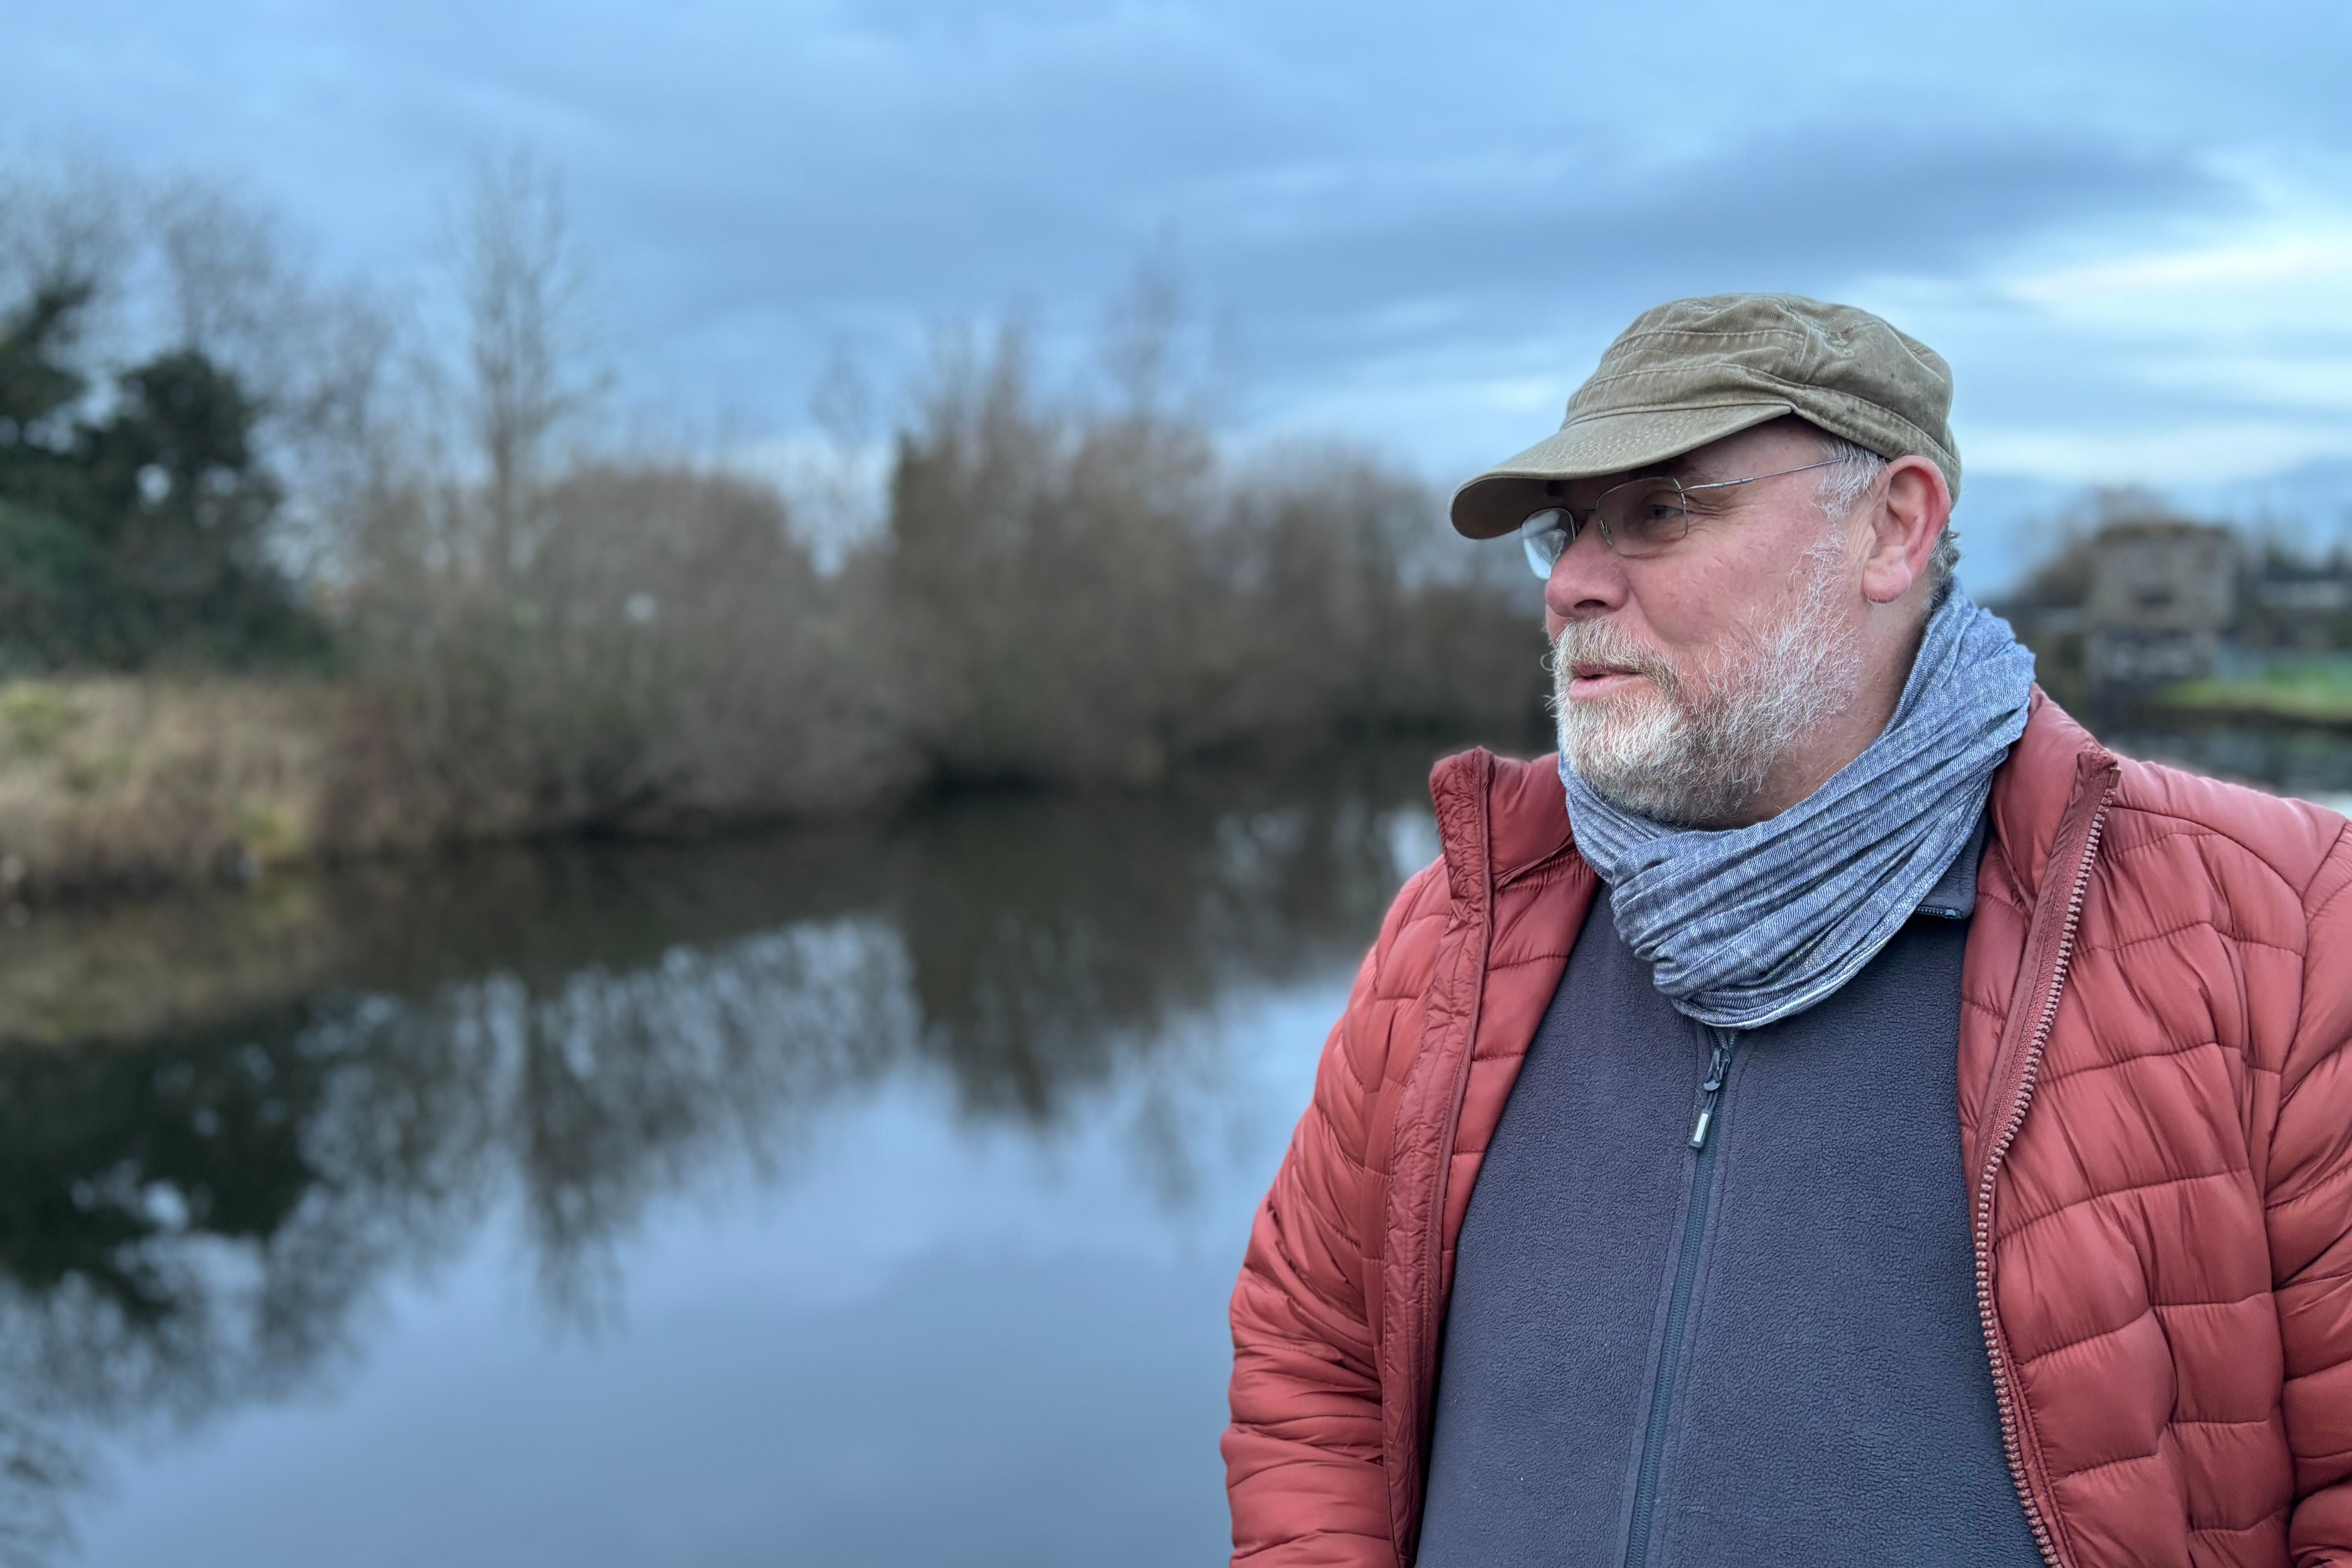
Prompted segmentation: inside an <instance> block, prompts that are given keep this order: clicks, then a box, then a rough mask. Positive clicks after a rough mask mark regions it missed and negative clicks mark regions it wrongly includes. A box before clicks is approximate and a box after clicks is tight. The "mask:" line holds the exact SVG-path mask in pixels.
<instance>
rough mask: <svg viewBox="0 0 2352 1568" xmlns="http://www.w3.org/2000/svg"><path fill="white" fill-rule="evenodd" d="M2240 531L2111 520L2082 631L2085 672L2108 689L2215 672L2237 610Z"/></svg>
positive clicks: (2095, 561)
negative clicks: (2235, 532) (2222, 640)
mask: <svg viewBox="0 0 2352 1568" xmlns="http://www.w3.org/2000/svg"><path fill="white" fill-rule="evenodd" d="M2237 551H2238V547H2237V537H2236V535H2235V534H2233V533H2232V532H2231V531H2230V530H2228V529H2226V528H2210V527H2208V526H2206V525H2204V524H2202V523H2195V522H2176V521H2132V522H2116V523H2110V524H2108V525H2107V526H2106V527H2105V528H2103V529H2101V530H2100V531H2099V532H2098V533H2097V534H2096V535H2095V537H2094V538H2093V539H2092V540H2091V542H2090V550H2089V556H2090V559H2089V562H2088V565H2089V569H2090V570H2089V578H2090V581H2089V584H2088V592H2087V594H2086V595H2084V603H2083V612H2082V614H2083V618H2082V634H2083V638H2084V649H2083V651H2084V664H2085V666H2086V668H2085V670H2084V674H2086V675H2087V676H2088V677H2089V679H2090V681H2091V684H2092V686H2093V687H2094V688H2096V689H2105V690H2114V689H2133V688H2146V687H2153V686H2161V685H2164V684H2166V683H2168V682H2170V681H2175V680H2197V679H2202V678H2203V677H2206V676H2209V675H2210V674H2212V673H2213V669H2214V664H2215V661H2216V658H2217V656H2218V655H2219V654H2220V652H2221V637H2222V634H2223V633H2224V632H2225V631H2227V630H2228V629H2229V626H2230V623H2231V618H2232V617H2233V616H2235V615H2236V613H2237V607H2238V606H2237V584H2238V558H2237Z"/></svg>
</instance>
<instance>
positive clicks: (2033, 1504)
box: [1973, 774, 2115, 1568]
mask: <svg viewBox="0 0 2352 1568" xmlns="http://www.w3.org/2000/svg"><path fill="white" fill-rule="evenodd" d="M2114 788H2115V784H2114V779H2113V775H2112V774H2111V775H2110V776H2109V779H2108V782H2107V784H2106V785H2105V787H2104V788H2103V789H2102V790H2101V792H2100V795H2099V803H2098V805H2097V806H2096V807H2095V809H2094V810H2093V811H2092V813H2091V826H2090V828H2089V831H2088V832H2087V833H2085V834H2084V838H2083V851H2082V854H2081V856H2080V857H2079V858H2077V859H2076V861H2075V865H2074V886H2073V888H2072V889H2071V890H2070V892H2069V893H2068V896H2067V900H2066V915H2065V919H2064V921H2063V922H2062V923H2061V925H2060V926H2059V929H2058V947H2057V952H2056V953H2055V955H2054V956H2053V959H2052V961H2051V967H2050V984H2049V989H2048V994H2047V995H2046V996H2045V997H2044V999H2043V1001H2042V1011H2041V1015H2040V1016H2038V1017H2037V1018H2035V1020H2034V1024H2033V1034H2032V1037H2030V1038H2029V1040H2028V1041H2027V1043H2026V1047H2025V1053H2024V1058H2023V1060H2022V1062H2021V1064H2020V1070H2019V1077H2018V1087H2017V1092H2016V1093H2015V1094H2014V1095H2012V1096H2011V1103H2010V1107H2009V1110H2008V1111H2007V1112H2006V1113H2005V1114H2004V1115H2003V1116H2002V1118H2001V1121H2000V1126H1999V1128H1998V1129H1997V1130H1996V1131H1995V1134H1994V1138H1993V1142H1992V1146H1991V1148H1990V1152H1989V1153H1988V1155H1987V1157H1986V1159H1985V1161H1984V1168H1983V1173H1982V1174H1981V1175H1979V1177H1978V1180H1977V1191H1976V1213H1975V1215H1974V1227H1973V1228H1974V1230H1975V1242H1976V1268H1977V1315H1978V1317H1979V1320H1980V1321H1981V1323H1982V1326H1983V1330H1984V1340H1985V1351H1986V1353H1987V1354H1988V1355H1989V1356H1990V1358H1991V1361H1992V1392H1993V1402H1994V1404H1995V1405H1997V1406H1998V1407H1999V1408H2000V1440H2001V1446H2002V1447H2003V1448H2005V1449H2006V1450H2007V1452H2008V1456H2009V1469H2010V1474H2011V1477H2012V1478H2013V1479H2015V1481H2016V1483H2017V1495H2018V1497H2019V1499H2020V1500H2021V1501H2022V1502H2023V1504H2024V1506H2025V1522H2026V1524H2027V1525H2028V1526H2029V1527H2030V1528H2031V1529H2032V1531H2033V1542H2034V1544H2035V1545H2036V1546H2039V1547H2040V1548H2041V1549H2042V1561H2044V1562H2045V1563H2048V1564H2049V1565H2050V1568H2066V1564H2065V1562H2064V1560H2063V1558H2061V1557H2060V1556H2059V1554H2058V1543H2057V1541H2056V1539H2055V1537H2053V1535H2052V1533H2051V1530H2050V1521H2048V1520H2047V1519H2046V1518H2044V1517H2043V1515H2042V1504H2041V1502H2040V1500H2038V1499H2037V1498H2035V1496H2034V1494H2033V1482H2032V1476H2031V1475H2030V1474H2029V1473H2028V1472H2027V1469H2026V1464H2025V1438H2024V1434H2023V1432H2022V1430H2021V1426H2022V1424H2021V1421H2020V1418H2019V1415H2018V1405H2019V1403H2020V1401H2021V1398H2022V1395H2021V1394H2019V1392H2018V1390H2017V1388H2016V1384H2015V1379H2016V1369H2015V1368H2014V1367H2013V1366H2011V1363H2010V1359H2009V1344H2008V1342H2007V1341H2006V1340H2004V1339H2003V1338H2002V1337H2001V1332H2000V1314H1999V1312H1998V1310H1997V1309H1996V1307H1995V1305H1994V1301H1993V1295H1992V1200H1993V1187H1994V1184H1995V1181H1996V1179H1997V1178H1998V1176H1999V1175H2000V1164H2001V1161H2002V1160H2003V1159H2005V1158H2006V1157H2007V1156H2008V1154H2009V1146H2010V1145H2011V1143H2013V1142H2016V1140H2017V1134H2018V1131H2019V1130H2020V1129H2021V1128H2022V1127H2023V1126H2024V1125H2025V1111H2026V1107H2027V1106H2029V1105H2030V1104H2032V1100H2033V1087H2034V1080H2035V1079H2036V1078H2037V1077H2039V1076H2040V1073H2041V1070H2042V1052H2043V1051H2044V1050H2045V1049H2046V1048H2047V1047H2048V1046H2049V1044H2050V1032H2051V1030H2052V1029H2053V1027H2054V1026H2056V1024H2057V1022H2058V1002H2059V998H2060V997H2061V996H2063V994H2064V993H2065V989H2066V969H2067V965H2068V963H2070V962H2071V960H2072V959H2073V957H2074V935H2075V931H2076V928H2077V927H2079V926H2080V925H2081V924H2082V921H2083V900H2084V898H2085V897H2086V896H2087V895H2088V893H2089V891H2090V886H2091V868H2092V864H2093V862H2094V861H2095V859H2096V858H2098V853H2099V836H2100V834H2101V832H2102V831H2103V830H2104V828H2105V826H2106V816H2107V800H2108V797H2109V796H2110V795H2112V794H2113V793H2114Z"/></svg>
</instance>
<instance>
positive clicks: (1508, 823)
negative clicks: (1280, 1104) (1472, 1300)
mask: <svg viewBox="0 0 2352 1568" xmlns="http://www.w3.org/2000/svg"><path fill="white" fill-rule="evenodd" d="M1432 789H1433V795H1434V796H1435V800H1436V805H1437V818H1438V824H1439V827H1440V830H1441V833H1442V835H1443V837H1444V847H1445V852H1444V858H1442V859H1441V860H1440V861H1439V862H1438V863H1437V864H1435V865H1433V866H1432V867H1430V868H1428V869H1426V870H1424V871H1423V872H1422V873H1421V874H1420V875H1418V876H1417V877H1415V878H1414V879H1412V881H1411V882H1409V883H1408V884H1406V886H1405V889H1404V890H1403V891H1402V893H1400V894H1399V895H1398V897H1397V900H1396V904H1395V907H1394V908H1393V909H1392V910H1391V911H1390V913H1389V916H1388V919H1387V921H1386V922H1385V923H1384V925H1383V926H1382V928H1381V935H1380V939H1379V942H1378V943H1377V944H1376V945H1375V946H1374V948H1373V950H1372V952H1371V955H1370V958H1368V959H1367V960H1366V961H1365V963H1364V966H1363V969H1362V972H1361V973H1360V974H1359V976H1358V977H1357V981H1356V984H1355V990H1354V994H1352V995H1351V996H1350V997H1349V1003H1348V1010H1347V1014H1346V1016H1344V1017H1343V1018H1342V1019H1341V1020H1340V1022H1339V1026H1338V1028H1336V1029H1335V1030H1334V1031H1333V1032H1332V1036H1331V1040H1330V1043H1329V1045H1328V1047H1326V1048H1325V1051H1324V1054H1323V1060H1322V1065H1321V1068H1320V1069H1319V1070H1318V1074H1317V1079H1316V1085H1315V1095H1314V1101H1313V1104H1312V1105H1311V1106H1310V1107H1309V1109H1308V1110H1307V1114H1306V1116H1305V1117H1304V1118H1303V1119H1302V1120H1301V1121H1300V1122H1299V1124H1298V1130H1297V1134H1296V1136H1295V1137H1294V1139H1293V1141H1292V1143H1291V1147H1290V1152H1289V1154H1288V1156H1287V1157H1286V1159H1285V1160H1284V1162H1283V1165H1282V1169H1281V1172H1280V1173H1279V1174H1278V1175H1277V1176H1276V1179H1275V1184H1274V1188H1273V1190H1272V1192H1270V1193H1269V1194H1267V1196H1266V1200H1265V1205H1264V1207H1263V1208H1262V1209H1261V1210H1260V1211H1259V1214H1258V1216H1257V1222H1256V1226H1255V1230H1254V1231H1253V1233H1252V1236H1251V1237H1250V1245H1249V1252H1248V1257H1247V1259H1246V1261H1245V1262H1244V1265H1243V1268H1242V1276H1241V1282H1240V1285H1239V1287H1238V1288H1237V1289H1236V1290H1235V1291H1234V1304H1233V1330H1234V1378H1233V1390H1232V1394H1233V1426H1231V1428H1230V1429H1229V1430H1228V1431H1227V1433H1226V1436H1225V1440H1224V1453H1225V1462H1226V1467H1227V1486H1228V1489H1229V1490H1230V1493H1231V1498H1232V1503H1233V1515H1234V1561H1235V1562H1236V1563H1255V1564H1258V1565H1260V1568H1275V1565H1276V1564H1293V1563H1296V1564H1306V1563H1317V1564H1375V1563H1377V1564H1398V1563H1410V1562H1411V1561H1412V1556H1413V1551H1414V1544H1415V1541H1416V1539H1417V1536H1418V1531H1419V1528H1420V1515H1421V1503H1422V1490H1423V1483H1424V1479H1425V1470H1424V1466H1425V1463H1426V1458H1425V1456H1426V1445H1427V1441H1428V1434H1429V1422H1430V1410H1431V1396H1432V1394H1433V1387H1434V1384H1435V1379H1436V1373H1437V1352H1438V1339H1439V1333H1440V1331H1441V1327H1442V1325H1443V1323H1444V1316H1445V1303H1446V1292H1447V1289H1449V1286H1450V1282H1451V1277H1452V1273H1453V1265H1454V1238H1455V1237H1456V1236H1457V1235H1458V1234H1459V1233H1460V1230H1461V1227H1462V1216H1463V1214H1464V1212H1465V1210H1466V1209H1467V1207H1468V1205H1469V1202H1470V1189H1471V1184H1473V1183H1474V1182H1475V1181H1476V1180H1477V1176H1478V1166H1479V1161H1480V1159H1481V1157H1482V1155H1483V1154H1484V1152H1485V1151H1486V1146H1487V1142H1488V1140H1489V1139H1490V1138H1491V1137H1492V1135H1493V1133H1494V1131H1495V1125H1496V1121H1497V1120H1498V1119H1499V1118H1500V1117H1501V1115H1502V1110H1503V1102H1504V1100H1505V1099H1506V1098H1507V1096H1508V1095H1509V1093H1510V1091H1511V1082H1512V1079H1514V1078H1515V1077H1516V1076H1517V1072H1518V1068H1519V1065H1520V1063H1521V1061H1522V1060H1523V1059H1524V1058H1525V1056H1526V1053H1527V1050H1528V1043H1529V1042H1530V1040H1532V1039H1533V1037H1534V1035H1535V1031H1536V1026H1537V1023H1538V1020H1539V1019H1540V1018H1541V1017H1542V1016H1543V1013H1544V1009H1545V1007H1546V1006H1547V1005H1549V1002H1550V1000H1551V996H1552V993H1553V991H1554V990H1555V989H1557V987H1558V986H1559V978H1560V973H1561V971H1562V968H1563V967H1564V965H1565V963H1566V962H1567V957H1568V950H1569V948H1570V944H1571V943H1572V942H1574V940H1575V937H1576V932H1577V930H1578V928H1579V926H1580V922H1581V921H1583V918H1584V915H1585V911H1586V910H1587V909H1588V908H1589V907H1590V905H1591V899H1592V896H1593V890H1594V886H1595V880H1594V877H1593V874H1592V872H1591V868H1588V867H1587V866H1586V865H1585V864H1584V862H1583V861H1582V860H1581V859H1580V858H1578V856H1577V854H1576V852H1575V849H1574V847H1573V846H1572V845H1571V843H1570V835H1569V826H1568V816H1567V812H1566V809H1565V806H1564V805H1563V803H1562V800H1561V793H1560V786H1559V779H1558V777H1557V776H1556V774H1555V773H1554V771H1553V766H1552V763H1550V762H1549V760H1547V761H1544V762H1540V763H1528V764H1521V763H1506V762H1498V761H1497V760H1496V759H1495V758H1493V757H1491V756H1489V755H1487V754H1486V753H1485V752H1470V753H1468V754H1466V755H1464V756H1459V757H1454V758H1452V759H1450V760H1449V761H1447V762H1445V763H1440V764H1439V766H1438V768H1437V770H1436V773H1434V775H1433V780H1432ZM1991 818H1992V832H1991V836H1990V842H1989V844H1988V846H1987V847H1986V850H1985V858H1984V861H1983V866H1982V869H1981V872H1980V875H1979V883H1978V895H1979V901H1978V905H1977V912H1976V915H1975V918H1974V920H1973V921H1971V922H1970V927H1969V939H1968V950H1967V957H1966V960H1965V962H1964V964H1963V969H1962V976H1961V986H1962V992H1963V995H1962V1016H1961V1021H1960V1037H1959V1041H1960V1043H1959V1053H1960V1060H1959V1083H1960V1091H1959V1097H1958V1099H1959V1102H1958V1105H1957V1106H1955V1107H1954V1111H1955V1113H1956V1114H1957V1115H1958V1117H1959V1127H1960V1147H1961V1152H1962V1154H1963V1157H1964V1160H1965V1163H1966V1169H1967V1171H1968V1173H1969V1174H1968V1181H1969V1190H1970V1205H1971V1210H1970V1212H1971V1213H1972V1215H1973V1216H1974V1226H1975V1241H1976V1258H1977V1279H1978V1300H1979V1315H1980V1317H1981V1318H1982V1326H1983V1331H1984V1339H1985V1348H1986V1352H1987V1354H1988V1355H1989V1356H1990V1361H1991V1367H1992V1375H1993V1380H1994V1387H1995V1390H1996V1393H1997V1394H1998V1396H1999V1405H2000V1412H2001V1427H2002V1433H2001V1435H2002V1437H2003V1440H2004V1442H2005V1444H2006V1446H2007V1448H2008V1452H2009V1458H2010V1466H2011V1470H2012V1472H2013V1473H2014V1475H2015V1477H2016V1480H2017V1488H2018V1492H2019V1495H2020V1496H2021V1499H2022V1500H2023V1502H2024V1507H2025V1511H2026V1515H2027V1519H2028V1521H2029V1522H2030V1523H2031V1524H2032V1527H2033V1531H2034V1533H2035V1536H2036V1538H2037V1539H2038V1540H2039V1541H2040V1542H2041V1544H2042V1552H2043V1554H2044V1555H2045V1556H2046V1557H2047V1558H2048V1559H2049V1561H2050V1562H2051V1563H2053V1564H2057V1565H2061V1568H2163V1565H2167V1564H2183V1565H2185V1564H2190V1563H2196V1564H2208V1563H2249V1564H2252V1563H2261V1564H2284V1563H2297V1564H2305V1565H2311V1564H2318V1563H2345V1564H2352V1049H2347V1037H2352V893H2347V891H2346V889H2347V884H2352V837H2347V833H2352V829H2347V825H2346V823H2345V821H2344V819H2343V818H2342V817H2340V816H2336V815H2335V814H2333V813H2331V812H2326V811H2322V810H2320V809H2318V808H2317V807H2315V806H2309V805H2301V804H2299V803H2296V802H2292V801H2283V800H2273V799H2271V798H2269V797H2267V796H2263V795H2256V794H2254V793H2252V792H2251V791H2248V790H2243V789H2237V788H2232V787H2231V786H2228V785H2225V784H2215V783H2212V782H2210V781H2209V780H2205V779H2200V778H2195V777H2191V776H2189V775H2188V774H2184V773H2175V772H2172V771H2170V770H2168V769H2165V768H2159V767H2152V766H2148V765H2146V764H2143V763H2132V762H2124V761H2120V760H2118V759H2117V758H2116V757H2115V756H2113V755H2111V754H2110V753H2108V752H2106V751H2105V750H2103V749H2102V748H2101V747H2100V746H2099V745H2098V744H2097V743H2096V742H2094V741H2093V740H2092V739H2091V737H2090V736H2089V735H2088V734H2086V733H2084V731H2083V730H2082V729H2081V728H2080V727H2079V726H2077V725H2076V724H2075V723H2074V721H2072V720H2070V719H2068V718H2067V717H2066V716H2065V714H2063V712H2061V711H2060V710H2058V709H2057V708H2056V707H2055V706H2054V705H2053V704H2052V703H2050V702H2049V701H2047V700H2045V699H2042V697H2041V696H2040V694H2039V693H2037V694H2036V697H2035V707H2034V711H2033V715H2032V720H2031V721H2030V722H2029V723H2028V725H2027V727H2026V731H2025V734H2024V737H2023V738H2022V739H2021V741H2020V742H2018V744H2017V747H2016V749H2015V750H2014V751H2013V752H2011V757H2010V760H2009V761H2008V762H2007V763H2005V764H2004V765H2003V767H2002V769H2001V771H2000V775H1999V776H1998V778H1997V779H1996V781H1995V784H1994V788H1993V795H1992V806H1991Z"/></svg>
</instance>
